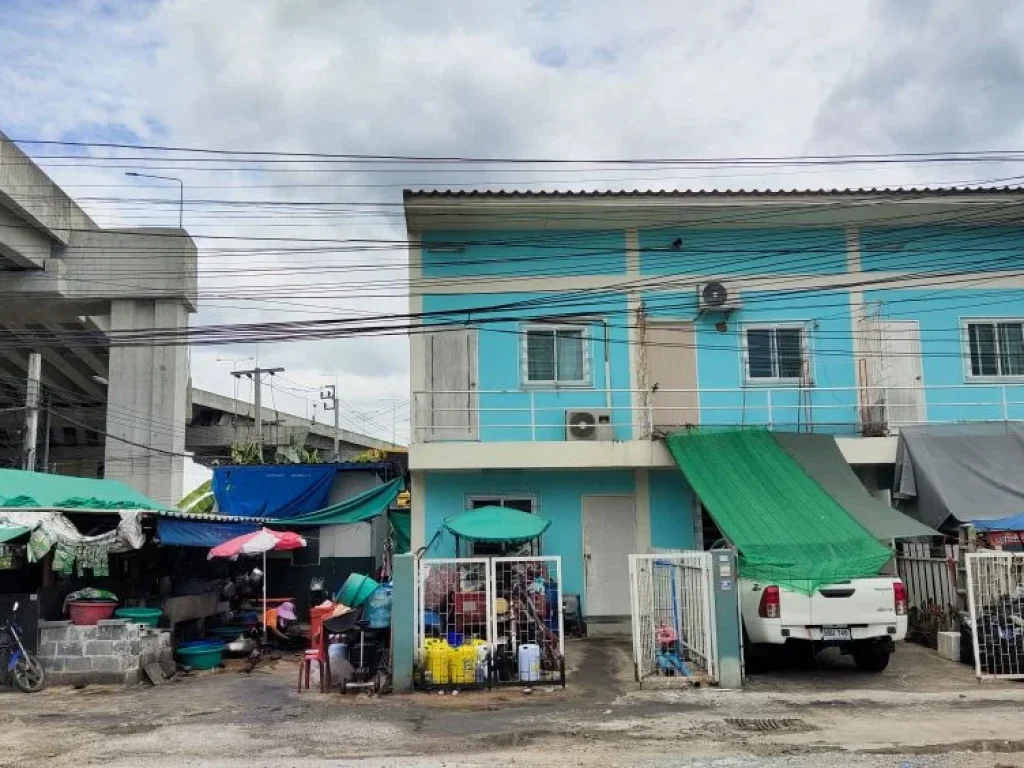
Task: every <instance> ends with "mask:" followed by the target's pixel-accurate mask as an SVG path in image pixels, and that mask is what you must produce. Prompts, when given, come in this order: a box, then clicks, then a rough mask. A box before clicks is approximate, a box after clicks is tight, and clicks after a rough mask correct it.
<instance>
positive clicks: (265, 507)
mask: <svg viewBox="0 0 1024 768" xmlns="http://www.w3.org/2000/svg"><path fill="white" fill-rule="evenodd" d="M336 473H337V472H336V470H335V467H334V465H333V464H275V465H263V464H260V465H252V466H231V467H215V468H214V470H213V495H214V496H215V497H216V498H217V511H218V512H219V513H220V514H222V515H237V516H239V517H273V518H277V519H287V518H290V517H296V516H298V515H305V514H308V513H310V512H315V511H316V510H318V509H321V508H322V507H325V506H326V505H327V499H328V497H329V496H330V493H331V483H332V482H333V481H334V475H335V474H336Z"/></svg>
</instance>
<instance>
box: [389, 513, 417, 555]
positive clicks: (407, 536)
mask: <svg viewBox="0 0 1024 768" xmlns="http://www.w3.org/2000/svg"><path fill="white" fill-rule="evenodd" d="M388 518H389V519H390V520H391V533H392V535H393V536H394V541H395V550H394V553H395V554H396V555H404V554H405V553H406V552H408V551H409V549H410V548H411V546H412V515H411V514H410V513H409V512H408V510H401V509H399V510H392V511H391V512H390V514H389V515H388Z"/></svg>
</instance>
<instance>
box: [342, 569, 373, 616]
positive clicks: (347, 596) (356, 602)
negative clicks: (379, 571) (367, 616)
mask: <svg viewBox="0 0 1024 768" xmlns="http://www.w3.org/2000/svg"><path fill="white" fill-rule="evenodd" d="M379 586H380V584H378V583H377V582H376V581H374V580H373V579H371V578H370V577H369V576H364V575H363V574H361V573H351V574H349V577H348V578H347V579H345V583H344V584H342V585H341V589H339V590H338V594H336V595H335V596H334V599H335V600H337V601H338V602H339V603H341V604H342V605H347V606H348V607H349V608H358V607H359V606H361V605H362V604H363V603H365V602H366V599H367V598H368V597H369V596H370V595H372V594H373V591H374V590H375V589H377V587H379Z"/></svg>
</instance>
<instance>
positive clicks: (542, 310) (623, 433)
mask: <svg viewBox="0 0 1024 768" xmlns="http://www.w3.org/2000/svg"><path fill="white" fill-rule="evenodd" d="M498 302H502V303H506V304H511V303H516V304H518V303H522V302H530V303H531V305H530V306H516V307H514V308H508V309H505V310H501V311H495V312H494V316H499V317H501V318H502V320H501V321H500V322H493V323H492V322H488V323H486V324H484V325H481V326H480V327H479V330H478V333H477V356H478V366H477V367H478V378H477V382H478V384H477V386H478V389H479V390H480V393H481V394H480V395H479V402H480V408H481V411H480V439H481V440H484V441H522V440H534V439H536V440H564V439H565V427H564V426H563V424H564V420H565V411H566V409H567V408H604V407H605V403H606V397H607V395H606V390H607V389H611V390H628V389H629V364H630V363H629V345H628V343H627V342H628V339H629V330H628V328H627V322H628V319H627V311H626V296H625V295H624V294H622V293H608V294H603V295H592V294H588V295H586V296H581V297H572V298H571V299H569V300H567V299H566V298H565V297H563V295H561V294H550V293H506V294H501V296H500V297H497V296H495V295H493V294H465V295H439V294H434V295H430V296H424V297H423V309H424V311H425V312H446V313H447V312H451V315H446V318H445V319H446V320H447V321H449V322H456V323H458V322H468V321H470V320H471V319H472V317H473V316H474V314H473V309H474V308H476V307H487V306H491V305H494V304H495V303H498ZM570 304H571V307H570V306H569V305H570ZM570 311H571V312H572V313H574V314H577V315H586V316H587V317H588V318H607V321H608V343H607V345H606V344H605V340H604V332H605V328H604V324H603V323H601V322H594V320H593V319H587V320H581V321H580V322H581V323H582V324H584V325H586V326H587V327H588V328H589V329H590V345H589V348H590V373H591V381H590V384H588V385H587V386H566V387H560V388H555V387H551V386H545V385H536V384H527V383H525V382H524V381H523V380H522V365H521V361H520V354H521V350H520V345H521V344H522V339H523V336H522V330H523V327H524V325H526V324H528V323H529V322H531V321H534V322H538V321H543V318H544V317H545V316H550V315H551V314H554V313H563V314H564V313H565V312H570ZM433 321H434V322H442V321H441V320H439V319H438V318H433ZM606 350H607V353H608V355H609V361H610V370H611V381H610V385H611V386H610V387H607V384H606V377H605V364H604V359H605V352H606ZM487 390H500V393H498V392H492V393H488V392H487ZM531 400H532V402H533V405H534V422H535V429H533V428H531V420H530V403H531ZM611 403H612V409H613V410H612V423H613V425H614V427H615V437H616V439H619V440H628V439H630V437H631V436H632V431H631V428H630V423H631V421H632V418H631V409H630V395H629V392H628V391H620V392H614V391H613V392H612V396H611Z"/></svg>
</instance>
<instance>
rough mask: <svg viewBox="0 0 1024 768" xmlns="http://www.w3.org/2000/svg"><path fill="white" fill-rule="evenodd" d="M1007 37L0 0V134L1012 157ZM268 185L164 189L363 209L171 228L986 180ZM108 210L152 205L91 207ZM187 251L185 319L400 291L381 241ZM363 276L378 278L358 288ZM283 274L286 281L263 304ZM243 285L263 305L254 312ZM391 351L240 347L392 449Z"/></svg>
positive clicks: (302, 230) (921, 17) (602, 18)
mask: <svg viewBox="0 0 1024 768" xmlns="http://www.w3.org/2000/svg"><path fill="white" fill-rule="evenodd" d="M1022 39H1024V6H1022V5H1021V4H1020V3H1015V2H1012V1H1011V0H1005V1H1002V0H985V2H978V0H945V1H944V2H941V3H932V2H924V0H905V1H904V0H900V2H866V1H861V0H846V2H844V3H841V4H839V3H821V2H812V1H811V0H807V1H806V2H795V1H787V0H776V1H775V2H771V3H754V2H753V1H752V0H751V1H749V2H730V1H728V0H716V1H715V2H699V3H698V2H670V0H650V1H648V0H628V1H626V0H624V1H622V2H619V1H617V0H607V1H604V2H602V1H601V0H587V1H586V2H584V1H582V0H581V1H580V2H556V1H554V0H550V1H543V0H542V1H541V2H516V1H515V0H501V2H496V1H495V2H489V1H483V0H467V1H466V2H429V3H424V2H414V1H413V0H407V1H406V2H387V1H386V0H375V2H341V1H340V0H181V1H180V2H176V1H173V0H168V1H166V2H164V1H161V0H151V1H150V2H120V1H119V2H100V1H98V0H68V1H67V2H51V1H48V0H0V128H2V130H4V132H6V133H7V134H8V135H9V136H11V137H13V138H47V139H65V140H83V141H103V140H107V141H111V140H113V141H123V142H129V143H145V144H160V145H184V146H196V147H211V148H220V149H245V150H289V151H314V152H343V153H371V154H406V155H408V154H416V155H424V154H428V155H436V154H444V155H451V154H456V155H473V156H519V157H522V156H535V157H536V156H544V157H666V156H670V157H679V156H741V155H743V156H750V155H793V154H805V153H816V152H829V153H840V152H847V153H849V152H897V151H914V152H923V151H949V150H958V149H971V150H981V149H1006V148H1013V149H1016V148H1018V147H1020V146H1021V145H1024V136H1022V132H1024V129H1022V123H1021V112H1022V110H1024V74H1022V72H1024V65H1022V57H1021V50H1022V47H1021V45H1020V40H1022ZM27 149H28V150H29V151H30V152H31V153H32V154H35V155H39V154H53V153H54V152H53V151H52V150H48V149H47V148H45V147H39V146H36V147H31V146H30V147H27ZM40 162H42V163H43V164H44V167H47V168H48V169H49V172H50V173H51V175H52V176H53V178H54V179H55V180H57V181H58V182H59V183H61V184H62V185H65V186H66V187H67V189H68V191H69V192H71V193H72V194H73V195H74V196H75V197H76V198H78V199H80V200H81V202H82V205H83V207H85V208H86V210H88V211H89V212H90V213H91V214H93V215H94V217H95V218H96V219H97V220H98V221H100V223H102V224H123V223H132V224H150V225H172V224H174V223H175V221H176V218H177V210H176V207H175V205H174V204H173V202H174V200H175V197H176V189H175V188H173V187H168V186H166V185H164V186H161V185H160V183H159V182H147V183H145V184H139V185H137V186H131V185H129V184H128V182H129V181H130V180H129V179H126V178H125V177H124V176H123V173H124V168H116V169H114V168H101V167H83V166H82V165H81V163H78V164H77V167H67V166H68V165H69V164H68V163H66V162H64V163H62V162H60V161H40ZM71 165H76V164H71ZM99 165H102V163H99ZM279 170H281V169H279ZM399 170H401V168H399ZM284 171H285V172H277V171H275V172H264V171H260V170H257V169H251V170H249V171H237V170H236V171H212V170H211V171H203V170H199V169H197V168H195V167H189V168H185V169H181V170H180V171H179V172H178V175H180V176H182V178H183V179H184V180H185V183H186V196H187V197H188V198H190V199H193V200H200V199H229V200H246V201H251V200H276V201H285V200H292V201H296V200H305V201H309V200H315V201H335V202H338V201H346V202H349V201H351V202H358V203H363V204H366V203H381V204H385V205H384V207H381V208H380V209H374V208H373V207H372V206H364V207H363V208H362V209H360V210H359V211H358V212H357V213H353V212H352V211H351V210H347V212H346V213H345V214H339V215H337V216H330V217H320V218H318V219H317V220H316V221H310V220H308V219H303V220H301V221H299V220H298V219H294V218H292V219H289V218H286V217H282V216H279V215H275V216H269V215H263V211H262V210H261V211H258V212H256V213H257V215H249V216H248V217H244V218H243V217H242V216H241V215H239V213H238V211H237V210H236V211H235V212H234V213H230V214H223V215H218V210H220V209H210V208H206V209H204V208H203V207H202V206H201V205H199V204H191V203H190V204H189V205H188V206H187V208H186V211H185V225H186V227H187V228H188V229H189V230H190V231H192V232H193V233H194V234H197V235H203V234H205V235H211V234H213V235H235V236H257V237H264V236H268V235H269V236H279V237H281V236H283V237H288V236H297V237H305V238H308V237H332V238H351V237H370V238H402V237H403V236H404V235H403V232H402V228H401V225H402V222H401V219H400V217H398V216H396V215H395V212H396V211H395V208H394V205H395V204H396V203H399V202H400V201H401V195H400V189H401V187H402V186H410V185H411V186H423V185H430V184H433V183H437V182H453V181H454V182H457V183H459V184H463V185H467V186H472V185H475V184H476V185H483V184H484V183H485V182H489V183H491V184H492V185H493V184H502V183H508V182H510V181H511V180H512V179H513V178H515V179H518V180H519V181H520V182H524V181H529V182H531V183H533V184H534V185H536V186H545V187H548V188H551V187H574V188H581V187H583V188H648V187H659V188H666V187H705V188H707V187H715V188H725V187H742V186H746V187H750V186H757V187H799V186H811V187H841V186H860V185H866V186H873V185H882V184H897V183H908V184H909V183H924V182H948V181H954V180H961V179H965V180H966V179H983V178H988V176H986V174H989V175H990V176H992V177H996V176H998V173H1002V172H1005V171H1006V169H999V171H998V172H995V171H994V169H992V168H984V169H980V168H979V169H972V168H963V167H946V168H944V167H933V168H928V169H907V168H889V169H885V170H883V171H879V170H877V169H874V170H872V171H863V170H862V171H849V170H847V171H842V170H828V171H820V170H819V171H816V172H803V173H799V174H794V173H793V172H792V171H784V172H775V173H773V174H771V175H767V174H765V173H761V174H758V175H751V174H750V173H747V174H746V175H740V174H739V173H738V172H737V171H731V172H730V171H717V172H715V173H714V174H713V175H705V176H701V175H698V174H697V172H695V171H692V170H690V171H672V170H669V171H652V170H637V171H632V172H627V171H623V170H618V171H614V172H609V171H607V170H605V171H601V172H597V171H595V172H593V173H591V174H589V175H586V176H582V177H581V176H579V175H575V176H574V175H573V174H563V173H559V172H558V171H554V170H547V171H546V172H543V173H538V174H534V175H530V174H525V175H524V174H520V175H519V176H513V175H511V174H506V175H501V174H490V175H487V176H484V175H482V174H480V173H476V174H475V175H474V174H469V175H466V174H463V175H461V176H458V175H454V174H438V173H415V172H408V173H406V172H399V173H394V172H391V173H364V172H359V171H351V170H343V171H333V172H329V173H328V172H316V173H310V172H307V171H305V170H302V171H300V170H299V169H298V168H297V167H296V166H287V167H286V168H285V169H284ZM1015 171H1016V168H1011V169H1009V173H1013V172H1015ZM155 172H157V173H159V172H160V171H155ZM567 177H571V178H567ZM151 185H152V186H151ZM113 196H129V197H144V198H156V199H158V200H163V201H164V202H163V203H148V204H142V205H140V204H133V205H131V206H124V205H120V204H117V203H112V202H110V201H102V200H90V198H100V197H108V198H109V197H113ZM387 204H390V206H388V205H387ZM297 225H301V226H297ZM199 242H200V247H201V249H202V251H203V256H202V261H201V269H202V272H201V275H202V279H203V285H202V290H203V292H204V295H207V294H209V295H211V296H212V298H209V299H208V300H206V301H204V303H203V307H202V310H201V312H200V313H199V315H198V316H196V317H195V318H194V320H193V323H194V324H208V323H219V322H248V321H256V320H266V319H275V320H280V319H297V318H301V317H310V316H319V317H325V316H333V315H336V314H345V313H360V312H370V313H373V312H381V311H399V312H401V311H404V310H405V307H406V302H405V299H404V298H403V296H402V295H401V294H402V291H401V290H398V288H397V286H395V287H389V288H384V287H382V286H381V284H380V281H381V280H382V277H381V276H382V275H385V276H386V278H387V279H388V280H394V281H399V280H400V279H401V278H402V277H403V276H404V273H403V272H402V271H401V267H402V265H403V264H404V261H405V253H404V251H403V250H401V249H395V250H392V251H385V252H376V253H362V254H332V255H323V254H318V255H315V256H310V255H306V256H302V257H297V256H296V255H295V254H288V255H267V256H261V257H259V259H258V263H259V265H260V266H261V267H262V266H266V267H269V268H267V269H262V270H258V272H259V273H258V274H257V270H254V269H249V270H240V271H239V272H237V273H232V269H233V267H235V266H236V265H239V264H240V261H242V259H241V257H240V256H239V254H238V253H237V252H236V253H233V254H227V255H225V254H223V253H222V251H220V250H213V248H214V247H215V248H218V249H222V248H223V246H224V243H223V242H221V241H217V242H216V243H214V244H213V246H211V243H210V241H203V240H200V241H199ZM230 245H231V247H234V248H238V247H241V246H244V245H245V242H244V241H231V242H230ZM285 261H286V262H287V265H288V266H289V267H291V268H292V269H294V267H295V265H296V264H300V265H305V266H307V267H315V266H316V265H317V264H323V263H325V262H330V263H332V264H333V265H334V267H335V268H336V269H337V267H339V266H343V265H345V264H360V265H366V264H367V263H368V262H369V263H373V264H379V265H380V271H375V272H370V273H369V274H367V272H366V270H365V269H364V270H363V271H361V272H353V273H351V274H345V273H343V272H341V273H340V272H338V271H335V272H333V273H331V274H329V275H318V274H316V273H315V271H308V272H306V273H303V274H295V273H294V271H293V272H290V273H289V275H288V277H287V278H282V277H281V276H280V275H279V274H275V273H274V271H273V269H272V267H273V265H275V264H282V263H285ZM252 263H255V262H252ZM366 280H375V281H377V283H376V286H375V287H374V288H372V289H361V288H360V283H362V282H363V281H366ZM282 282H285V283H287V284H288V286H289V287H288V292H289V293H288V296H285V297H282V296H283V293H282V290H281V289H280V284H281V283H282ZM309 286H316V287H317V288H318V290H313V289H310V288H309ZM260 290H264V291H266V293H267V295H268V296H269V297H271V299H272V300H273V301H274V302H275V303H271V301H270V300H268V301H262V302H261V301H257V300H254V299H257V298H258V295H257V294H258V292H259V291H260ZM311 296H315V298H311ZM312 313H319V314H316V315H314V314H312ZM255 355H256V351H255V350H254V349H253V348H251V347H232V348H218V349H216V350H208V349H200V350H196V351H195V352H194V353H193V357H192V360H193V376H194V380H195V382H196V384H197V385H198V386H201V387H206V388H210V389H214V390H218V391H220V392H223V393H225V394H232V393H233V392H234V389H233V385H232V383H231V381H232V380H231V378H230V376H229V375H228V372H229V370H230V368H231V363H227V362H218V361H217V359H218V358H242V357H248V356H255ZM407 357H408V345H407V343H406V342H405V341H404V340H401V339H394V338H389V339H360V340H345V341H323V342H317V343H306V344H293V345H274V346H266V347H263V348H261V349H260V350H259V360H260V363H261V364H263V365H277V366H283V367H285V368H287V369H288V370H287V372H286V373H285V377H286V379H287V381H286V382H284V381H282V382H280V384H281V386H280V387H279V388H278V389H277V390H276V391H275V399H276V404H277V406H278V407H280V408H282V409H286V410H291V411H293V412H297V413H300V414H301V413H306V412H307V410H308V409H309V408H310V407H311V405H310V403H311V402H312V401H311V400H310V399H309V397H308V396H307V394H306V393H303V392H300V391H298V389H300V388H301V387H303V386H305V387H315V386H317V385H319V384H320V383H322V382H323V381H325V380H327V379H333V378H334V377H338V380H339V382H340V391H341V396H342V398H343V399H344V401H345V403H346V406H345V407H344V408H343V412H344V420H345V422H346V426H349V427H351V428H357V429H361V428H362V423H363V417H364V416H365V417H366V422H367V425H366V426H367V429H368V430H369V431H371V432H374V433H375V434H378V435H380V436H387V437H390V433H391V430H392V413H391V410H390V409H391V408H393V407H394V408H397V415H398V422H399V424H398V437H399V438H400V439H405V438H407V436H408V427H407V414H408V383H407V382H408V375H407V374H408V372H407V367H408V361H407ZM239 364H240V365H241V364H246V365H248V364H251V361H245V362H244V363H239ZM283 387H291V388H292V389H291V390H287V389H284V388H283ZM239 394H240V395H243V396H246V397H248V396H249V391H248V390H242V391H241V392H239ZM311 395H312V397H313V398H314V399H315V395H316V393H315V392H313V393H311ZM395 403H397V405H395ZM321 418H322V416H321Z"/></svg>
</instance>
